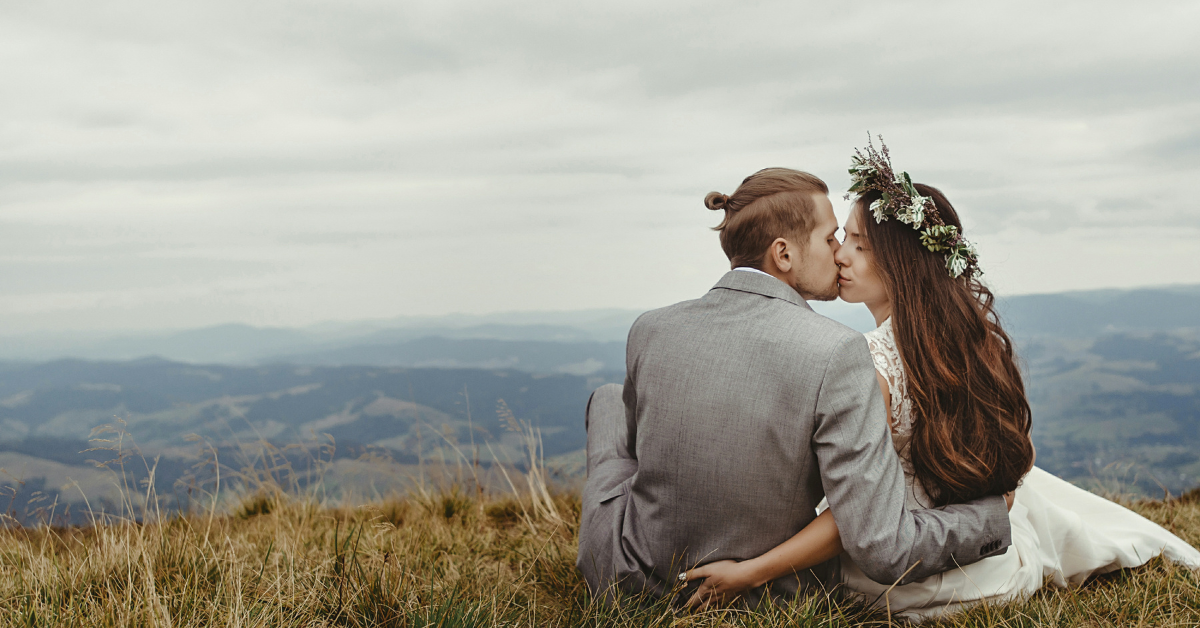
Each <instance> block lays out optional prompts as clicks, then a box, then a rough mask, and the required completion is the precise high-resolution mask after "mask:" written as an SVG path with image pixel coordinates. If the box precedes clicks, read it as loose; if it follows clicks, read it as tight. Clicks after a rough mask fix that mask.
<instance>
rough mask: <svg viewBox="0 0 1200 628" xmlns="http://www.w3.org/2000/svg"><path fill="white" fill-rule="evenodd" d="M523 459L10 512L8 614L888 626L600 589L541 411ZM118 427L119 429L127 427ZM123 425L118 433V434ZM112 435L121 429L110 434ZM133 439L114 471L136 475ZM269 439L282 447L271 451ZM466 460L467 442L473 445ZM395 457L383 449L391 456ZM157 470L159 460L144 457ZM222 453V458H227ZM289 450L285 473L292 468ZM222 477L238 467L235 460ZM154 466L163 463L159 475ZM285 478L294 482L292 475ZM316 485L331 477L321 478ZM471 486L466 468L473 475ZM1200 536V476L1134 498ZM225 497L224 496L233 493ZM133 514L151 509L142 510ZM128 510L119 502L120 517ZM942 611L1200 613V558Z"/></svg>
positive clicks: (333, 622) (1180, 618)
mask: <svg viewBox="0 0 1200 628" xmlns="http://www.w3.org/2000/svg"><path fill="white" fill-rule="evenodd" d="M509 418H510V419H512V423H513V425H514V427H513V429H514V431H519V432H521V433H522V434H523V435H524V436H525V445H526V447H527V449H528V453H529V456H528V460H525V461H524V463H523V467H524V468H525V469H526V472H525V473H517V471H516V470H515V469H509V470H504V469H499V471H500V472H501V475H502V476H503V477H504V478H505V480H504V483H505V485H506V486H507V487H508V492H499V491H496V490H494V489H490V490H489V489H486V488H484V487H483V486H484V485H482V484H481V483H480V482H479V479H478V476H477V475H476V473H475V470H474V467H472V470H471V471H470V472H463V471H462V470H461V469H460V473H459V474H458V476H459V477H460V478H462V479H467V478H468V477H470V478H471V479H472V480H473V481H469V483H465V484H461V485H448V486H444V487H443V488H442V489H441V490H437V491H426V490H425V488H424V487H425V486H426V485H425V482H424V481H422V482H420V483H419V484H417V486H418V489H417V490H416V492H415V494H414V495H411V496H409V497H406V498H395V499H390V500H383V501H376V502H372V503H366V504H361V505H356V506H341V505H331V504H328V503H326V502H324V501H322V500H323V499H324V498H323V497H318V496H319V495H320V493H319V492H317V491H308V492H305V491H303V490H300V489H299V486H300V485H299V484H297V483H295V482H292V483H290V484H288V483H284V482H280V481H279V478H281V477H292V475H293V474H292V472H291V471H290V469H289V468H285V467H284V466H281V465H280V464H279V463H277V462H274V461H275V460H277V459H278V457H277V456H272V455H264V456H260V457H259V460H266V461H267V462H266V463H264V464H265V465H266V466H265V468H266V469H267V470H268V472H262V471H256V470H255V469H256V467H255V465H254V464H248V465H245V466H243V467H242V468H241V469H240V470H239V471H237V472H234V473H233V476H234V478H235V479H236V480H237V481H238V482H239V486H241V487H242V490H244V491H245V490H248V489H249V488H250V487H253V491H252V492H248V493H243V498H242V499H241V500H238V501H236V503H235V504H234V505H233V506H232V507H224V508H223V507H222V506H220V505H219V504H220V503H222V502H226V501H227V500H225V499H224V498H222V499H217V497H216V494H217V491H216V490H215V487H214V491H213V493H209V495H210V497H211V501H210V504H211V506H210V507H209V508H208V510H207V511H204V512H195V511H193V512H191V513H189V514H186V515H183V516H173V517H165V516H164V515H162V514H161V513H159V512H158V511H157V509H156V508H155V505H156V503H157V500H156V498H155V495H154V486H153V483H152V482H150V483H146V484H144V485H143V488H144V489H145V490H144V491H143V490H141V489H139V490H138V493H137V494H134V493H133V492H132V491H131V490H128V489H123V490H126V497H125V498H124V501H123V504H122V509H123V512H122V514H121V515H120V516H118V517H115V518H114V517H109V518H107V519H105V520H103V521H99V522H98V523H97V524H96V525H93V526H89V527H71V528H51V527H47V526H41V527H38V528H21V527H17V526H11V527H8V528H3V529H0V537H2V538H0V625H3V626H172V627H183V626H355V627H357V626H412V627H426V626H437V627H446V628H449V627H455V626H614V625H616V626H647V627H651V626H653V627H660V626H661V627H666V626H697V627H700V626H714V627H715V626H858V625H873V626H885V625H891V624H894V623H897V622H895V621H893V620H891V619H890V618H889V617H888V616H887V615H886V614H881V613H879V612H877V611H872V610H868V609H866V608H864V607H863V606H861V605H857V604H854V603H847V602H843V601H840V600H839V599H838V597H837V596H836V594H834V595H817V596H813V597H810V598H805V599H801V600H797V601H795V602H794V603H793V604H792V605H791V606H789V607H786V608H775V607H772V608H769V609H765V610H760V611H755V612H749V611H744V610H741V611H739V610H720V611H711V612H708V613H703V614H688V613H684V612H679V611H676V610H674V609H672V608H670V607H669V606H667V605H666V604H665V603H662V602H657V603H651V602H648V601H645V600H629V599H626V600H623V601H621V603H619V604H617V605H616V606H605V605H602V604H599V603H594V602H593V600H592V599H591V597H590V596H589V594H588V592H587V588H586V586H585V585H584V583H583V580H582V578H581V577H580V575H579V573H578V572H577V571H576V570H575V567H574V562H575V556H576V547H577V536H576V535H577V528H578V522H579V513H580V503H579V498H578V496H577V494H575V493H570V492H567V493H554V492H552V491H549V490H547V481H546V475H545V473H546V471H545V469H544V468H543V466H542V461H541V455H540V438H539V436H538V434H537V431H536V429H534V428H532V427H531V426H529V425H528V424H525V423H522V422H519V421H516V419H513V418H512V417H511V413H509ZM118 433H119V434H123V432H120V431H119V430H118ZM116 440H117V441H118V443H119V444H120V443H124V442H125V441H124V440H123V437H122V438H119V439H116ZM106 442H107V441H106ZM124 447H125V445H123V444H122V445H120V446H118V447H114V448H113V449H114V451H115V452H116V453H117V457H116V458H114V461H115V462H116V464H114V465H108V466H109V468H110V469H115V470H116V471H114V477H116V478H118V479H119V480H120V486H122V487H131V486H134V485H135V484H136V483H135V484H131V483H129V482H127V481H126V477H127V475H126V468H127V467H126V465H125V463H126V462H127V461H128V460H129V456H128V455H127V450H126V449H125V448H124ZM268 454H269V452H268ZM464 460H465V458H464ZM385 463H386V461H384V462H381V463H380V464H385ZM142 464H143V466H145V468H146V469H147V470H151V466H150V465H149V464H146V463H145V461H144V460H143V461H142ZM211 468H213V469H216V470H220V469H222V468H224V467H219V466H217V465H216V460H215V456H214V459H213V460H212V467H211ZM280 468H283V469H284V471H286V473H283V474H282V475H281V474H280V473H279V472H278V470H279V469H280ZM222 473H223V474H224V477H226V478H227V481H228V478H229V476H230V470H226V471H222ZM150 477H153V474H152V473H151V476H150ZM282 486H287V487H288V488H287V489H286V490H285V489H283V488H281V487H282ZM314 486H319V483H318V484H314ZM459 486H468V487H469V488H466V489H462V488H459ZM1129 505H1130V506H1131V507H1132V508H1134V509H1135V510H1137V511H1138V512H1140V513H1142V514H1144V515H1145V516H1147V517H1149V518H1150V519H1152V520H1154V521H1156V522H1158V523H1160V524H1162V525H1164V526H1165V527H1167V528H1168V529H1170V530H1172V531H1173V532H1175V533H1176V534H1178V535H1180V536H1181V537H1183V538H1184V539H1185V540H1187V541H1189V542H1190V543H1192V544H1193V545H1200V491H1194V492H1193V493H1192V494H1189V495H1185V496H1184V497H1183V498H1181V499H1177V500H1172V501H1171V502H1168V503H1163V502H1137V503H1132V504H1129ZM222 508H223V509H222ZM135 515H136V519H137V520H139V521H142V522H148V523H139V522H138V521H134V518H135ZM122 516H123V518H122ZM935 625H944V626H1046V625H1051V626H1088V627H1092V626H1109V625H1115V626H1197V625H1200V580H1198V575H1197V574H1195V573H1192V572H1189V571H1186V570H1182V569H1178V568H1176V567H1174V566H1172V565H1169V564H1165V563H1163V562H1162V561H1153V562H1151V563H1150V564H1149V565H1146V566H1144V567H1142V568H1139V569H1135V570H1131V571H1125V572H1120V573H1117V574H1113V575H1109V576H1105V577H1102V578H1099V579H1096V580H1094V581H1093V582H1090V583H1088V584H1087V585H1085V586H1084V587H1082V588H1079V589H1074V590H1065V591H1064V590H1055V589H1044V590H1043V591H1041V592H1040V593H1039V594H1037V595H1035V596H1034V597H1033V598H1031V599H1029V600H1026V601H1022V602H1019V603H1013V604H1008V605H1005V606H990V607H987V606H985V607H977V608H974V609H972V610H970V611H969V612H967V613H964V614H962V615H958V616H956V617H954V618H951V619H949V620H945V621H943V622H940V623H938V624H935Z"/></svg>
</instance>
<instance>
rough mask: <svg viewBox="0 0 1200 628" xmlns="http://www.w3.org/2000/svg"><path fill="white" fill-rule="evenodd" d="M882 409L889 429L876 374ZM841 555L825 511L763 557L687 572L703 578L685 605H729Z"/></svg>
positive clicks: (886, 398) (887, 397)
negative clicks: (779, 580) (751, 590)
mask: <svg viewBox="0 0 1200 628" xmlns="http://www.w3.org/2000/svg"><path fill="white" fill-rule="evenodd" d="M875 376H876V377H878V378H879V390H880V392H882V393H883V407H885V408H887V409H888V410H887V413H888V415H887V421H888V427H889V428H890V427H891V426H892V395H891V391H890V390H889V387H888V383H887V380H886V379H884V377H883V375H882V374H880V373H879V372H878V371H876V372H875ZM841 553H842V537H841V535H840V534H839V533H838V528H837V523H835V522H834V520H833V513H832V512H830V511H829V510H826V511H825V512H823V513H821V514H820V516H818V517H817V518H816V519H814V520H813V521H812V522H811V523H809V524H808V525H807V526H805V527H804V529H803V530H801V531H799V532H797V533H796V535H795V536H793V537H792V538H790V539H788V540H786V541H784V542H783V543H781V544H779V545H777V546H776V547H775V548H774V549H772V550H770V551H769V552H767V553H766V554H763V555H762V556H759V557H757V558H752V559H750V560H744V561H742V562H737V561H732V560H722V561H717V562H715V563H709V564H707V565H704V566H703V567H697V568H696V569H691V570H689V571H688V572H687V580H688V581H692V580H696V579H697V578H704V582H703V583H701V584H700V587H699V588H698V589H697V590H696V593H695V594H693V595H692V597H691V599H690V600H688V605H689V606H693V607H701V608H707V607H708V606H709V605H717V606H720V605H722V604H725V603H728V602H732V601H733V600H734V599H735V598H736V597H737V596H738V595H740V594H742V593H743V592H745V591H748V590H750V589H753V588H755V587H760V586H762V585H764V584H766V583H768V582H770V581H772V580H775V579H777V578H782V577H784V576H786V575H789V574H793V573H796V572H799V571H804V570H805V569H808V568H810V567H813V566H816V565H819V564H821V563H823V562H825V561H827V560H829V559H831V558H833V557H834V556H837V555H839V554H841Z"/></svg>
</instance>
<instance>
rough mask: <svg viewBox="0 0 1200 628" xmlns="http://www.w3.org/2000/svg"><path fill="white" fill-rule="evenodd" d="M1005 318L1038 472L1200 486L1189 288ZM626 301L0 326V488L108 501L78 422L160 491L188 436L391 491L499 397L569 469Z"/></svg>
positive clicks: (614, 376)
mask: <svg viewBox="0 0 1200 628" xmlns="http://www.w3.org/2000/svg"><path fill="white" fill-rule="evenodd" d="M813 305H814V308H815V309H817V310H818V311H819V312H822V313H824V314H825V315H827V316H830V317H832V318H835V319H837V320H840V321H842V322H844V323H846V324H848V325H850V326H851V327H855V328H857V329H859V330H866V329H869V328H870V327H873V326H874V324H873V321H872V320H871V318H870V316H869V314H868V313H867V312H866V310H865V308H862V307H861V306H854V305H849V304H845V303H840V302H833V303H816V304H813ZM999 311H1000V314H1001V316H1002V318H1003V320H1004V321H1005V324H1006V327H1007V328H1008V329H1009V331H1010V332H1011V333H1012V334H1013V336H1014V338H1016V339H1017V343H1018V350H1019V354H1020V357H1021V360H1022V364H1023V369H1024V372H1025V378H1026V382H1027V387H1028V390H1029V397H1030V402H1031V404H1032V406H1033V409H1034V441H1035V444H1036V445H1037V447H1038V464H1039V465H1040V466H1042V467H1043V468H1046V469H1048V470H1050V471H1052V472H1054V473H1056V474H1059V475H1060V476H1062V477H1065V478H1067V479H1070V480H1072V481H1076V482H1079V483H1082V484H1085V485H1089V486H1092V487H1104V488H1107V489H1110V490H1123V491H1134V492H1141V493H1143V494H1150V495H1161V494H1162V491H1164V490H1166V491H1170V492H1172V493H1175V494H1178V493H1180V492H1181V491H1183V490H1186V489H1190V488H1192V487H1195V486H1196V485H1197V484H1200V287H1171V288H1155V289H1144V290H1133V291H1116V290H1108V291H1093V292H1077V293H1063V294H1053V295H1031V296H1021V297H1010V298H1006V299H1003V300H1002V302H1001V304H1000V307H999ZM638 314H639V313H638V312H632V311H617V310H605V311H591V312H575V313H545V314H506V315H496V316H492V317H443V318H438V319H410V320H401V321H389V322H385V323H362V324H346V325H323V326H316V327H312V328H306V329H299V330H285V329H258V328H253V327H247V326H239V325H228V326H220V327H213V328H207V329H201V330H192V331H183V332H177V333H171V334H158V335H155V334H146V335H129V336H124V337H116V338H100V337H92V338H84V337H79V336H76V337H74V338H71V337H63V338H42V339H38V338H10V339H6V340H5V342H4V344H3V345H0V357H3V358H4V359H6V360H7V361H0V492H2V491H5V490H7V491H8V492H9V493H11V494H12V496H11V503H12V504H14V505H13V506H11V507H10V508H9V511H10V513H16V515H14V516H18V518H21V516H19V515H21V513H22V512H26V513H27V512H28V508H26V510H25V511H22V510H21V506H20V505H21V504H24V503H43V502H45V501H46V500H54V499H59V500H62V502H63V503H77V502H79V501H80V500H81V499H82V498H83V496H87V497H88V498H89V500H90V502H91V503H92V504H93V505H97V504H99V505H105V504H107V505H110V506H111V505H112V504H113V503H116V502H117V501H118V497H119V496H117V495H116V494H114V490H115V488H114V487H115V484H114V482H113V477H114V476H113V475H112V474H110V473H108V472H106V471H97V470H96V468H95V465H94V464H93V463H91V462H89V461H90V460H100V461H103V460H108V459H110V458H106V456H111V455H112V454H111V452H107V451H106V448H109V447H111V446H112V443H110V442H107V441H110V440H112V439H111V437H112V434H113V433H111V432H109V433H99V434H93V432H92V430H93V428H96V427H97V426H101V425H106V424H107V425H114V426H124V427H123V428H122V429H124V430H127V432H128V436H131V437H133V438H134V439H136V443H137V445H138V447H139V448H140V451H141V453H142V454H143V455H145V456H146V457H147V460H148V461H151V462H155V463H156V464H157V465H158V467H157V474H158V479H159V483H158V485H159V487H160V489H162V490H163V492H170V491H174V492H175V493H174V494H175V495H176V497H177V498H178V499H179V500H185V499H190V498H191V497H186V496H190V495H191V494H192V493H191V492H190V491H191V489H189V488H186V486H185V485H187V483H188V482H196V481H199V480H198V479H197V478H200V479H203V478H202V477H201V476H203V473H202V471H203V469H205V468H209V469H210V470H211V467H205V466H204V465H205V464H209V463H206V462H204V461H205V460H206V458H205V455H206V454H204V453H203V452H200V451H198V449H197V448H198V447H201V446H202V445H203V446H208V447H211V448H212V451H213V452H215V458H219V459H220V460H222V461H224V462H222V464H223V465H225V464H229V465H233V467H236V468H245V467H246V465H247V464H250V466H253V464H252V462H253V461H254V460H258V461H260V462H261V461H262V460H263V459H264V458H263V456H264V455H266V454H265V453H264V452H265V451H266V449H263V447H264V446H265V447H267V448H274V451H275V452H276V453H275V454H272V455H278V456H281V457H282V458H281V460H286V461H289V462H288V464H289V465H293V466H303V465H311V463H312V462H313V460H314V459H317V460H322V458H321V455H326V456H327V458H326V459H323V460H324V462H322V463H321V464H323V465H324V466H323V467H322V469H323V470H322V471H321V472H320V473H317V474H315V475H314V474H313V473H311V472H310V473H308V475H304V478H305V479H304V480H303V481H304V482H308V483H313V482H316V483H319V484H320V485H321V486H322V487H325V488H323V489H322V490H326V489H327V490H329V491H331V494H335V493H341V494H344V493H347V492H350V493H355V494H360V495H361V494H366V493H371V492H376V493H378V492H379V491H385V490H393V489H395V487H397V486H401V485H403V482H402V481H400V480H396V478H395V477H393V478H391V479H388V478H384V477H382V476H380V475H379V472H378V470H379V465H378V464H376V462H377V461H378V460H379V459H381V457H382V459H387V460H388V461H390V462H388V465H391V466H388V467H387V468H389V469H393V470H395V472H396V473H399V474H400V475H404V476H405V477H410V476H412V475H413V473H415V472H416V471H414V470H415V469H418V467H421V465H430V464H434V465H436V464H442V465H460V463H462V461H463V460H464V451H465V452H466V454H465V455H466V456H467V457H469V458H472V459H475V458H478V459H479V460H480V464H482V465H484V466H487V465H488V464H490V461H491V460H492V459H493V458H495V459H499V460H512V461H516V460H520V459H521V458H522V457H523V453H522V452H523V450H522V447H523V445H522V442H521V441H520V439H519V437H518V436H517V435H515V434H513V433H512V432H510V431H509V427H510V425H509V424H508V423H506V422H505V421H504V420H502V419H501V417H500V416H499V415H498V414H497V407H498V404H499V403H500V402H501V400H503V402H504V403H505V404H506V405H507V406H508V407H509V408H511V409H512V411H513V413H514V415H515V416H516V417H518V418H519V419H521V420H527V421H529V422H530V423H531V424H532V425H535V426H537V427H538V428H540V430H541V433H542V438H543V443H542V446H543V447H544V454H545V455H546V456H547V457H548V458H550V459H551V461H552V463H553V464H554V465H555V466H556V468H559V469H561V470H563V472H564V473H568V474H569V473H579V472H580V470H581V469H582V460H583V454H582V447H583V445H584V443H585V440H586V434H585V432H584V429H583V411H584V405H585V403H586V400H587V395H588V394H589V393H590V391H591V390H593V389H594V388H595V387H596V386H598V385H600V384H602V383H605V382H620V381H622V378H623V371H624V342H623V341H624V336H625V334H626V331H627V329H628V326H629V325H630V324H631V323H632V321H633V320H634V319H635V318H636V317H637V316H638ZM63 356H70V358H69V359H64V358H63ZM144 356H158V357H144ZM81 358H83V359H81ZM131 358H136V359H131ZM222 363H224V364H222ZM189 434H195V435H196V436H197V437H198V438H199V439H200V440H199V441H191V440H188V439H187V436H188V435H189ZM96 437H98V438H100V439H101V440H89V439H94V438H96ZM472 441H474V443H475V448H474V449H472V448H471V447H470V445H469V443H471V442H472ZM127 444H128V441H126V445H127ZM488 445H490V449H489V448H488V447H487V446H488ZM313 447H317V449H318V450H320V451H318V453H317V454H315V458H314V454H313V450H312V448H313ZM320 452H325V453H324V454H321V453H320ZM364 456H365V457H366V458H364ZM365 459H370V460H373V461H376V462H371V463H367V462H363V460H365ZM247 461H250V462H247ZM198 465H199V466H198ZM238 465H241V466H240V467H239V466H238ZM414 465H416V466H414ZM421 468H424V467H421ZM197 469H200V471H197ZM130 473H133V475H132V476H130V477H135V478H136V477H138V476H137V473H136V472H130ZM459 473H461V467H460V468H459ZM189 478H190V479H189ZM397 482H400V483H399V484H397ZM5 486H7V487H8V488H4V487H5ZM188 486H190V485H188ZM226 486H228V484H226ZM388 487H391V488H390V489H389V488H388ZM200 488H201V489H202V488H203V486H201V487H200ZM185 489H186V490H185ZM180 491H183V493H180ZM0 503H3V496H2V495H0ZM175 503H177V504H183V501H176V502H175ZM106 507H107V506H106ZM76 514H78V511H76ZM72 516H74V515H72ZM80 520H81V519H80Z"/></svg>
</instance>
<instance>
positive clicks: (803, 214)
mask: <svg viewBox="0 0 1200 628" xmlns="http://www.w3.org/2000/svg"><path fill="white" fill-rule="evenodd" d="M818 192H819V193H821V194H828V193H829V186H827V185H825V182H824V181H822V180H821V179H819V178H817V177H816V176H814V175H811V174H809V173H807V172H801V171H799V170H792V169H791V168H763V169H762V170H759V171H758V172H756V173H754V174H752V175H750V176H748V177H746V178H745V179H744V180H743V181H742V184H741V185H739V186H738V188H737V190H736V191H734V193H733V195H732V196H726V195H724V194H721V193H720V192H709V193H708V196H705V197H704V206H705V207H707V208H709V209H711V210H713V211H717V210H722V209H723V210H725V218H724V219H723V220H722V221H721V224H719V225H717V226H716V227H713V230H714V231H719V232H721V248H722V249H724V250H725V256H726V257H728V258H729V262H730V265H731V266H733V267H734V268H737V267H738V266H749V267H750V268H757V269H758V270H762V265H763V259H764V258H765V257H766V254H767V249H768V248H769V247H770V246H771V243H772V242H774V241H775V238H795V239H796V240H797V244H798V245H801V246H803V245H805V244H807V243H808V235H809V233H811V232H812V230H813V225H814V224H815V223H816V218H815V214H816V205H815V204H814V203H813V199H812V195H813V194H815V193H818Z"/></svg>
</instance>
